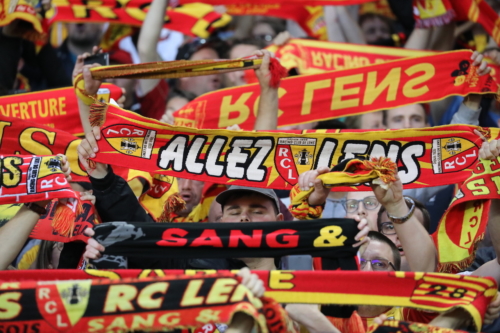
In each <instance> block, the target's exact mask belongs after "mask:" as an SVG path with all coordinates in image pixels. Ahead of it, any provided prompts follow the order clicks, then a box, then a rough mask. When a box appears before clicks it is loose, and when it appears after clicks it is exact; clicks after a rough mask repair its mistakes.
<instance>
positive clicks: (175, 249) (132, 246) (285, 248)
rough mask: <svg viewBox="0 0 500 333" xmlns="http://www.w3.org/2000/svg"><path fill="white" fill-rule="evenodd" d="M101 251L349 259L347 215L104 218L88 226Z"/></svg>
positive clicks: (351, 252)
mask: <svg viewBox="0 0 500 333" xmlns="http://www.w3.org/2000/svg"><path fill="white" fill-rule="evenodd" d="M94 231H95V236H94V238H95V239H96V240H97V241H98V242H99V243H100V244H102V245H103V246H104V247H105V248H106V251H105V252H103V255H111V256H113V255H122V256H125V257H128V256H132V257H144V258H153V257H155V258H167V257H174V258H227V257H228V255H229V254H230V256H231V257H233V258H254V257H255V258H257V257H258V258H269V257H274V258H276V257H282V256H285V255H292V254H311V255H313V256H317V257H326V258H354V256H355V255H356V252H357V249H356V248H354V247H352V244H354V243H355V242H356V241H355V240H354V236H355V235H356V234H357V232H358V230H357V228H356V223H355V222H354V221H353V220H350V219H321V220H313V221H293V222H286V223H283V222H253V223H210V222H207V223H175V224H172V223H144V222H133V223H130V222H129V223H127V222H108V223H103V224H99V225H97V226H95V227H94Z"/></svg>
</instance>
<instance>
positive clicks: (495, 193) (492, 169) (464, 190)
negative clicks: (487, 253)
mask: <svg viewBox="0 0 500 333" xmlns="http://www.w3.org/2000/svg"><path fill="white" fill-rule="evenodd" d="M456 161H457V162H460V161H461V160H460V159H457V160H456ZM499 193H500V159H498V158H497V159H494V160H492V161H488V160H479V161H478V162H477V163H476V164H475V165H474V167H473V168H472V173H471V174H470V177H469V178H467V180H465V181H464V183H463V184H462V185H461V186H460V189H459V190H458V192H457V193H456V194H455V197H454V198H453V200H452V202H451V204H450V207H449V208H448V210H447V211H446V212H445V214H444V215H443V217H442V218H441V221H440V222H439V225H438V227H437V230H436V232H435V233H434V234H433V238H434V241H435V243H436V247H437V249H438V255H439V271H441V272H458V271H460V270H464V269H465V268H467V267H468V266H470V264H472V262H473V261H474V255H475V251H476V247H477V243H478V242H479V241H481V240H482V239H483V237H484V232H485V230H486V226H487V223H488V215H489V207H490V200H489V199H498V198H499Z"/></svg>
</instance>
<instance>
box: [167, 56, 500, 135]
mask: <svg viewBox="0 0 500 333" xmlns="http://www.w3.org/2000/svg"><path fill="white" fill-rule="evenodd" d="M471 54H472V53H471V51H465V50H464V51H452V52H443V53H439V54H435V55H429V56H423V57H414V58H404V59H400V60H394V61H390V62H386V63H381V64H375V65H371V66H365V67H360V68H351V69H346V70H341V71H331V72H326V73H322V74H315V75H300V76H295V77H291V78H287V79H284V80H282V82H281V85H280V88H279V90H278V96H279V107H280V111H279V114H278V126H290V125H296V124H303V123H308V122H312V121H320V120H326V119H332V118H339V117H345V116H354V115H358V114H363V113H367V112H373V111H379V110H386V109H391V108H395V107H400V106H404V105H408V104H414V103H427V102H431V101H435V100H440V99H443V98H446V97H448V96H466V95H468V94H471V93H479V94H491V93H496V92H497V89H498V87H497V83H496V82H495V81H494V80H493V78H492V76H491V75H485V76H481V77H479V76H478V75H477V73H476V71H477V69H476V67H472V66H471V60H470V57H471ZM259 97H260V89H259V85H258V84H250V85H245V86H241V87H234V88H228V89H223V90H218V91H214V92H210V93H207V94H204V95H201V96H199V97H198V98H196V99H194V100H193V101H191V102H189V103H188V104H187V105H185V106H184V107H183V108H181V109H180V110H178V111H176V112H175V113H174V117H175V118H176V125H182V126H189V127H195V128H226V127H227V126H231V125H235V124H237V125H239V126H240V128H242V129H246V130H251V129H253V127H254V124H255V117H256V114H257V108H258V104H259V103H258V101H259Z"/></svg>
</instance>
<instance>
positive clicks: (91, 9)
mask: <svg viewBox="0 0 500 333" xmlns="http://www.w3.org/2000/svg"><path fill="white" fill-rule="evenodd" d="M150 5H151V0H129V1H127V2H122V1H118V0H106V1H99V2H91V3H89V2H87V1H84V0H54V1H52V7H53V8H52V9H51V10H49V11H48V12H47V14H46V17H47V20H46V21H45V24H46V25H52V24H54V23H55V22H77V23H111V24H113V23H118V24H123V25H127V26H135V27H140V26H141V25H142V24H143V22H144V20H145V19H146V14H147V12H148V10H149V6H150ZM165 16H166V17H165V24H164V27H165V28H168V29H170V30H174V31H179V32H182V33H183V34H185V35H188V36H197V37H200V38H208V37H209V36H210V35H211V34H212V33H213V32H214V31H215V30H216V29H218V28H222V27H224V26H226V25H227V24H228V23H229V22H231V16H229V15H227V14H221V13H218V12H217V11H215V10H214V8H213V6H210V5H208V4H203V3H195V4H186V5H184V6H179V7H177V8H168V9H167V11H166V14H165Z"/></svg>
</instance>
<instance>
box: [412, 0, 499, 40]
mask: <svg viewBox="0 0 500 333" xmlns="http://www.w3.org/2000/svg"><path fill="white" fill-rule="evenodd" d="M413 9H414V10H413V13H414V16H415V19H416V26H417V27H423V28H429V27H433V26H442V25H444V24H448V23H449V22H451V20H452V19H454V18H455V19H456V20H457V21H472V22H476V23H479V24H481V25H482V26H483V28H484V29H485V30H486V32H487V33H488V34H489V35H490V36H491V37H492V38H493V40H494V41H495V42H496V43H497V44H498V43H499V42H500V20H499V16H498V14H497V13H496V12H495V11H494V10H493V8H491V7H490V5H489V4H488V3H487V2H486V1H483V0H413Z"/></svg>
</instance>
